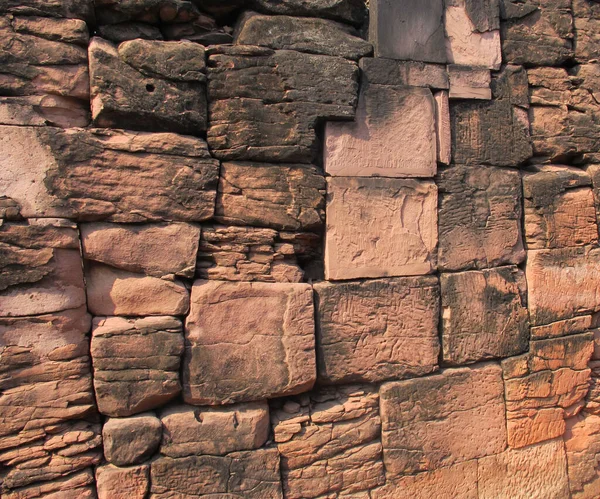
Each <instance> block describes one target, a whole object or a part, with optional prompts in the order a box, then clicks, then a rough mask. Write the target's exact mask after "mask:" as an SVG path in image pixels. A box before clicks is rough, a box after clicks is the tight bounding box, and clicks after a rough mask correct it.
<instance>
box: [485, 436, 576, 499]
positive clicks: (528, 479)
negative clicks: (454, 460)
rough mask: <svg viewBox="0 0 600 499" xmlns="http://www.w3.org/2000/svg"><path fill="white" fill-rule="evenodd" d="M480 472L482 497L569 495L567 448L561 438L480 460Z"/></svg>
mask: <svg viewBox="0 0 600 499" xmlns="http://www.w3.org/2000/svg"><path fill="white" fill-rule="evenodd" d="M477 475H478V491H479V497H480V498H481V499H528V498H531V497H536V496H537V497H548V498H549V497H556V498H558V497H569V477H568V476H567V467H566V459H565V450H564V447H563V443H562V441H560V440H553V441H550V442H545V443H542V444H537V445H533V446H531V447H527V448H525V449H509V450H507V451H505V452H502V453H501V454H498V455H496V456H489V457H485V458H483V459H480V460H479V461H478V473H477Z"/></svg>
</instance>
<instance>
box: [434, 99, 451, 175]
mask: <svg viewBox="0 0 600 499" xmlns="http://www.w3.org/2000/svg"><path fill="white" fill-rule="evenodd" d="M433 98H434V100H435V134H436V144H437V160H438V163H442V164H444V165H449V164H450V162H451V161H452V130H450V101H449V100H448V99H449V97H448V92H446V91H443V90H442V91H441V92H436V93H435V94H433Z"/></svg>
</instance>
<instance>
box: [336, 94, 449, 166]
mask: <svg viewBox="0 0 600 499" xmlns="http://www.w3.org/2000/svg"><path fill="white" fill-rule="evenodd" d="M435 113H436V108H435V101H434V99H433V95H432V93H431V91H430V90H429V89H426V88H418V87H401V86H391V85H374V84H369V85H363V87H362V90H361V94H360V97H359V100H358V108H357V111H356V121H355V122H352V123H335V122H328V123H327V125H326V128H325V153H324V154H325V160H324V161H325V170H326V171H327V173H329V174H330V175H335V176H350V177H356V176H361V177H370V176H383V177H431V176H433V175H435V172H436V166H437V164H436V160H437V148H436V138H435V137H436V136H435V133H436V126H435V124H436V122H435Z"/></svg>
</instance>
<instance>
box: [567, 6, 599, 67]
mask: <svg viewBox="0 0 600 499" xmlns="http://www.w3.org/2000/svg"><path fill="white" fill-rule="evenodd" d="M573 16H574V19H573V21H574V29H575V38H574V44H575V57H576V58H577V60H580V61H583V62H586V61H590V60H596V59H598V58H600V49H599V48H598V43H599V42H600V35H599V33H600V6H598V5H597V4H594V3H593V2H590V1H586V0H574V1H573Z"/></svg>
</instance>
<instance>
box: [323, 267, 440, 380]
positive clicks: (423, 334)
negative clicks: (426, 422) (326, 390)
mask: <svg viewBox="0 0 600 499" xmlns="http://www.w3.org/2000/svg"><path fill="white" fill-rule="evenodd" d="M314 290H315V293H316V307H317V367H318V376H319V380H320V381H322V382H326V383H347V382H359V381H363V382H377V381H383V380H386V379H399V378H408V377H414V376H422V375H424V374H428V373H430V372H432V371H434V370H436V369H437V362H438V354H439V349H440V345H439V341H438V317H439V285H438V280H437V278H436V277H433V276H425V277H405V278H397V279H378V280H370V281H364V282H352V283H337V284H334V283H317V284H315V285H314Z"/></svg>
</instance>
